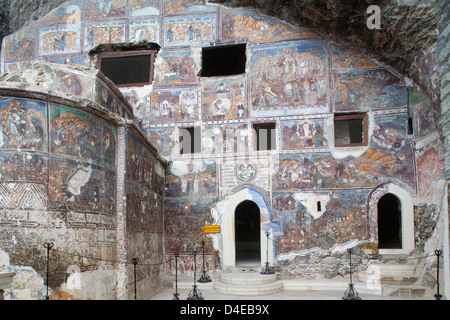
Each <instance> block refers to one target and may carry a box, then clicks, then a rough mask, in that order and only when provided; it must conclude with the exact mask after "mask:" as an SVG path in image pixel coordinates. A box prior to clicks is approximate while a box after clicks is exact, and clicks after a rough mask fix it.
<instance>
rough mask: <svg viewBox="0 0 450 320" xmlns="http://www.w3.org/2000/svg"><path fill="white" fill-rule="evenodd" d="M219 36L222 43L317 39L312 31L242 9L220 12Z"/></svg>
mask: <svg viewBox="0 0 450 320" xmlns="http://www.w3.org/2000/svg"><path fill="white" fill-rule="evenodd" d="M220 34H221V40H223V41H245V42H272V41H279V40H288V39H295V38H319V35H318V34H317V33H315V32H313V31H309V30H302V29H299V28H295V27H293V26H291V25H288V24H285V23H280V20H276V19H273V18H271V17H268V16H263V15H260V14H258V13H257V12H255V11H252V10H242V9H240V10H228V9H224V10H223V11H222V15H221V30H220Z"/></svg>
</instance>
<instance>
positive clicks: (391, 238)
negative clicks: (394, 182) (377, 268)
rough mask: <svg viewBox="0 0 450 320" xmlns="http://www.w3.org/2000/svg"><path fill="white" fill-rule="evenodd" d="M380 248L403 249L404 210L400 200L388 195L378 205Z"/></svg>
mask: <svg viewBox="0 0 450 320" xmlns="http://www.w3.org/2000/svg"><path fill="white" fill-rule="evenodd" d="M377 211H378V248H380V249H401V248H402V217H401V216H402V210H401V204H400V200H399V199H398V198H397V197H396V196H395V195H393V194H391V193H388V194H386V195H384V196H383V197H381V199H380V200H379V201H378V204H377Z"/></svg>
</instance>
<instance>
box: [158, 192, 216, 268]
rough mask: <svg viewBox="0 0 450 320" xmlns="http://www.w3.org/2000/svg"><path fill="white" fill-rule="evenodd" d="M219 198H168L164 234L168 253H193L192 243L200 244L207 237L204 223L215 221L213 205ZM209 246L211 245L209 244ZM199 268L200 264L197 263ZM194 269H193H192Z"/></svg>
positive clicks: (206, 239) (207, 240) (207, 239)
mask: <svg viewBox="0 0 450 320" xmlns="http://www.w3.org/2000/svg"><path fill="white" fill-rule="evenodd" d="M217 200H218V199H217V198H214V197H211V198H209V197H208V198H198V199H194V200H192V199H167V200H166V201H165V211H164V222H165V223H164V234H165V235H166V237H165V239H166V246H165V248H166V253H191V254H192V252H193V249H194V248H193V247H192V245H194V244H197V245H198V244H199V243H200V242H201V241H202V240H205V241H206V242H208V243H209V238H205V233H204V229H203V228H204V225H205V224H211V223H212V222H213V220H212V217H211V213H210V210H211V207H213V206H214V204H215V203H216V202H217ZM208 247H210V246H209V245H208ZM197 268H199V265H197ZM190 270H192V269H190Z"/></svg>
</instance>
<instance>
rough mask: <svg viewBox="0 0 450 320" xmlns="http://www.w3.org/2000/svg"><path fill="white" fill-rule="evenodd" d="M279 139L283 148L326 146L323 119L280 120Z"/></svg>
mask: <svg viewBox="0 0 450 320" xmlns="http://www.w3.org/2000/svg"><path fill="white" fill-rule="evenodd" d="M281 141H282V146H281V148H282V149H283V150H296V149H303V148H323V147H327V146H328V141H327V139H326V138H325V120H318V119H308V120H293V121H282V122H281Z"/></svg>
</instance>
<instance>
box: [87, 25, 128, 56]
mask: <svg viewBox="0 0 450 320" xmlns="http://www.w3.org/2000/svg"><path fill="white" fill-rule="evenodd" d="M124 41H125V22H123V21H110V22H94V23H86V25H85V30H84V51H89V50H90V49H92V48H93V47H95V46H97V45H99V44H100V43H113V42H124Z"/></svg>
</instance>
